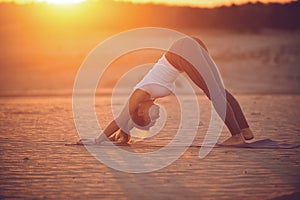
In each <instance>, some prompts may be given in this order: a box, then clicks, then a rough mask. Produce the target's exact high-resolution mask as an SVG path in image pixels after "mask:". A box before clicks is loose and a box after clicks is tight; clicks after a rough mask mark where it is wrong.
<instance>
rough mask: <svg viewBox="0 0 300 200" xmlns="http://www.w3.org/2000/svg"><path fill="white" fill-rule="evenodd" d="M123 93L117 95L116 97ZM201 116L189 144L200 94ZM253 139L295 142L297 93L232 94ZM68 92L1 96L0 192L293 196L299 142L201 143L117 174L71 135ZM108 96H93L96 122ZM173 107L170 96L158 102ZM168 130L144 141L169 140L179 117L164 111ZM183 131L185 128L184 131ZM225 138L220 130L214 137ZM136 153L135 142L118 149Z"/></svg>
mask: <svg viewBox="0 0 300 200" xmlns="http://www.w3.org/2000/svg"><path fill="white" fill-rule="evenodd" d="M122 98H124V97H123V96H122V97H120V99H122ZM198 98H199V101H200V111H201V118H200V122H199V131H198V134H197V136H196V138H195V140H194V144H199V143H201V142H202V140H203V136H204V134H205V131H206V130H207V125H208V123H207V120H208V119H209V117H210V115H209V112H210V107H209V104H208V101H207V100H206V98H205V97H204V96H202V95H199V97H198ZM237 98H238V100H239V101H240V103H241V105H242V107H243V108H244V111H245V114H246V116H247V118H248V120H249V123H250V125H251V127H252V129H253V131H254V133H255V136H256V140H258V139H264V138H271V139H273V140H276V141H287V142H299V141H300V134H299V133H300V129H299V124H300V113H299V108H300V107H299V106H300V105H299V100H300V96H299V95H261V94H260V95H246V94H244V95H242V94H239V95H237ZM71 102H72V101H71V98H70V97H68V96H52V97H46V96H42V97H41V96H35V97H32V96H31V97H28V96H27V97H1V98H0V126H1V129H0V132H1V134H0V137H1V139H0V149H1V152H0V156H1V159H0V162H1V165H0V166H1V167H0V169H1V170H0V177H1V179H0V198H22V199H277V198H279V199H280V198H281V199H288V198H291V197H292V196H293V195H294V196H297V197H298V198H299V192H300V171H299V166H300V156H299V155H300V154H299V153H300V148H296V149H275V150H274V149H264V150H262V149H238V148H214V149H213V150H212V151H211V152H210V154H209V155H208V156H207V157H205V158H204V159H200V158H199V157H198V153H199V148H196V147H191V148H189V149H188V150H187V151H186V152H185V153H184V154H183V156H181V157H180V158H179V159H178V160H176V161H175V162H174V163H172V164H171V165H169V166H168V167H165V168H163V169H161V170H158V171H154V172H151V173H144V174H130V173H124V172H119V171H116V170H114V169H111V168H109V167H107V166H106V165H104V164H102V163H101V162H99V161H98V160H96V159H95V158H94V157H93V156H92V155H91V154H90V153H89V152H88V151H87V150H86V149H85V147H83V146H65V143H70V142H74V141H76V140H77V139H78V138H79V136H78V134H77V132H76V129H75V126H74V122H73V116H72V104H71ZM109 103H110V97H109V96H105V95H100V96H98V97H97V104H96V110H97V115H98V119H99V121H101V123H103V124H107V123H108V122H109V120H110V119H111V116H110V115H108V114H107V113H109V110H110V107H109ZM160 103H162V104H164V105H165V106H166V108H168V107H172V106H174V105H173V104H172V103H170V101H169V99H166V100H164V101H161V102H160ZM168 113H169V114H170V116H171V117H170V119H168V120H169V122H170V123H169V124H167V125H166V126H167V127H168V129H167V130H163V131H162V132H161V133H159V134H158V135H156V136H155V137H153V138H150V139H147V140H145V141H142V142H141V144H143V145H142V146H143V151H152V150H153V146H151V144H162V145H163V144H164V143H165V142H166V141H169V140H171V139H172V136H173V134H174V130H176V123H175V122H176V121H177V120H179V115H178V113H177V111H176V109H173V110H172V109H170V110H169V111H168ZM187 134H188V133H187ZM228 136H229V132H228V130H227V129H226V128H224V130H223V132H222V135H221V137H220V139H219V141H222V140H224V139H225V138H226V137H228ZM122 148H123V149H125V150H130V151H139V149H138V148H135V149H130V147H122Z"/></svg>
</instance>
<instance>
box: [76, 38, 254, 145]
mask: <svg viewBox="0 0 300 200" xmlns="http://www.w3.org/2000/svg"><path fill="white" fill-rule="evenodd" d="M186 58H188V59H189V60H194V61H196V66H194V65H193V64H191V63H190V62H188V61H187V59H186ZM194 63H195V62H194ZM199 66H200V67H199ZM183 72H185V73H186V74H187V75H188V76H189V78H190V79H191V80H192V81H193V82H194V83H195V84H196V85H197V86H198V87H199V88H201V89H202V90H203V91H204V93H205V94H206V96H207V97H208V98H209V99H210V100H212V98H211V95H215V96H214V97H217V98H219V99H221V100H222V99H223V100H224V107H226V113H224V114H225V116H224V117H223V118H222V117H221V116H220V117H221V118H222V119H223V121H224V122H225V124H226V126H227V127H228V129H229V131H230V133H231V137H230V138H228V139H227V140H225V141H224V142H223V143H222V145H239V144H243V143H245V140H251V139H253V138H254V136H253V133H252V132H251V130H250V128H249V125H248V123H247V121H246V118H245V116H244V114H243V112H242V110H241V107H240V105H239V103H238V102H237V100H236V99H235V98H234V97H233V96H232V95H231V94H230V93H229V92H228V91H227V90H226V89H224V86H223V84H222V81H221V79H220V77H219V74H218V71H217V70H216V65H215V63H214V62H213V60H212V58H211V57H210V56H209V53H208V49H207V47H206V46H205V44H204V43H203V42H202V41H201V40H200V39H198V38H194V37H193V38H191V37H184V38H181V39H179V40H177V41H176V42H174V43H173V44H172V46H171V47H170V49H169V50H168V51H167V52H166V53H165V54H164V55H163V56H162V57H161V58H160V59H159V60H158V62H157V63H156V64H154V66H153V67H152V69H151V70H150V71H149V72H148V73H147V74H146V76H145V77H144V78H143V79H142V80H141V81H140V82H139V83H138V84H137V85H136V86H135V88H134V91H133V92H132V94H131V96H130V98H129V100H128V102H127V104H126V105H125V107H124V108H123V110H122V112H121V113H120V114H119V116H118V117H117V118H116V119H115V120H113V121H112V122H110V124H109V125H108V126H107V127H106V128H105V130H104V132H103V133H104V134H100V136H99V137H98V138H96V139H95V140H94V141H92V143H95V144H97V143H101V142H103V141H106V140H107V139H108V138H109V139H110V140H112V141H116V142H118V143H123V144H124V143H125V144H126V143H128V142H129V140H130V130H131V129H133V128H134V127H137V128H139V129H145V130H148V129H149V128H150V127H151V126H153V125H154V123H155V121H156V120H157V119H158V118H159V106H157V105H155V104H154V101H155V99H157V98H161V97H165V96H168V95H170V94H171V93H172V91H173V90H174V87H175V84H174V82H175V80H176V79H177V77H178V76H179V74H180V73H183ZM206 80H210V82H213V85H215V88H214V94H213V93H210V88H209V87H208V84H209V83H207V82H206ZM215 91H216V92H215ZM218 91H220V92H218ZM221 91H223V92H221ZM216 94H217V95H216ZM212 102H213V105H214V108H215V110H216V111H217V113H218V114H219V115H222V114H220V113H222V107H221V106H220V105H219V104H218V103H215V102H214V101H213V100H212ZM86 142H87V141H85V140H80V141H79V142H77V143H78V144H85V143H86ZM87 143H91V141H89V142H87Z"/></svg>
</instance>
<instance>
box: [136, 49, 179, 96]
mask: <svg viewBox="0 0 300 200" xmlns="http://www.w3.org/2000/svg"><path fill="white" fill-rule="evenodd" d="M180 73H181V72H180V71H178V70H177V69H176V68H175V67H173V65H171V64H170V63H169V61H168V60H167V59H166V57H165V55H163V56H162V57H161V58H160V59H159V60H158V62H157V63H156V64H154V66H153V67H152V69H151V70H150V71H149V72H148V73H147V74H146V75H145V77H144V78H143V79H142V80H141V81H140V82H139V83H138V84H137V85H136V86H135V87H134V89H141V90H144V91H145V92H147V93H149V94H150V95H151V98H153V99H156V98H158V97H164V96H168V95H170V94H171V93H172V92H174V90H175V80H176V79H177V77H178V76H179V74H180Z"/></svg>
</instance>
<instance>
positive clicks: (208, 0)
mask: <svg viewBox="0 0 300 200" xmlns="http://www.w3.org/2000/svg"><path fill="white" fill-rule="evenodd" d="M84 1H88V0H0V2H17V3H31V2H47V3H52V4H72V3H80V2H84ZM92 1H97V0H92ZM116 1H128V2H134V3H164V4H171V5H189V6H197V7H198V6H199V7H214V6H221V5H231V4H232V3H235V4H243V3H247V2H258V1H259V2H262V3H271V2H278V3H287V2H292V1H295V0H116Z"/></svg>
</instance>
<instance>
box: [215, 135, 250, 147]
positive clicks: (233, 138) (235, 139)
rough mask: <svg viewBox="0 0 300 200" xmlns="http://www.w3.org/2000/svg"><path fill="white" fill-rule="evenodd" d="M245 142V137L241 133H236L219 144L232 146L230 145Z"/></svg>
mask: <svg viewBox="0 0 300 200" xmlns="http://www.w3.org/2000/svg"><path fill="white" fill-rule="evenodd" d="M240 144H245V139H244V137H243V135H242V134H241V133H239V134H236V135H233V136H231V137H230V138H228V139H227V140H225V141H224V142H222V143H221V144H220V145H222V146H232V145H240Z"/></svg>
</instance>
